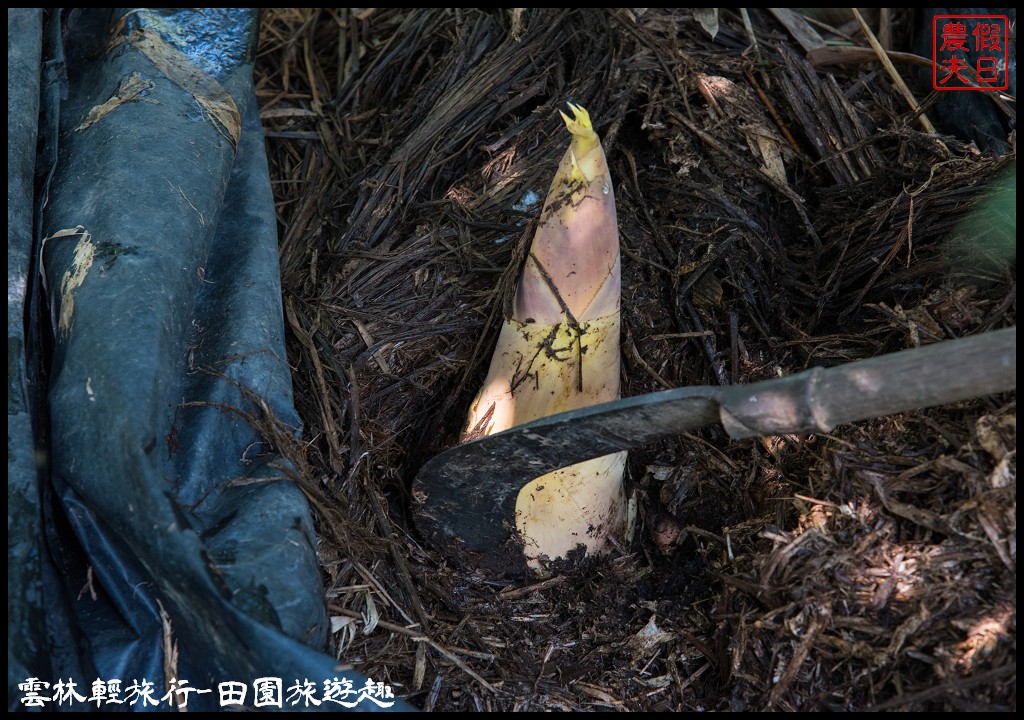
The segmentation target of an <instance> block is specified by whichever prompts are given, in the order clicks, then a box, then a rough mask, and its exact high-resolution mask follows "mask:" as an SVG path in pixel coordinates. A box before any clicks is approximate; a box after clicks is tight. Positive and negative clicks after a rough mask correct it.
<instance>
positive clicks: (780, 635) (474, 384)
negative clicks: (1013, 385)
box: [256, 8, 1016, 711]
mask: <svg viewBox="0 0 1024 720" xmlns="http://www.w3.org/2000/svg"><path fill="white" fill-rule="evenodd" d="M867 22H868V23H869V24H872V26H873V27H874V28H875V29H876V30H875V31H876V33H877V34H878V36H879V37H880V38H881V39H882V41H883V42H885V43H891V47H895V48H897V49H904V50H906V49H907V48H909V47H911V41H910V38H911V35H912V33H913V30H914V27H913V18H912V17H911V16H910V15H909V14H908V13H906V12H905V11H902V10H899V11H898V10H893V11H892V12H890V11H888V10H883V11H882V12H881V13H880V14H876V15H875V16H873V17H869V18H867ZM866 47H869V45H868V42H867V40H866V39H865V37H864V34H863V31H862V30H861V28H860V25H859V24H858V22H857V21H856V20H851V19H850V18H848V17H846V18H844V17H827V18H824V19H811V20H809V21H808V20H805V19H802V18H800V17H798V16H792V15H789V14H778V15H770V14H768V13H767V12H766V11H760V10H753V9H752V10H750V11H749V14H748V15H743V14H738V13H736V12H733V11H726V10H719V11H717V12H713V11H690V10H669V9H658V8H648V9H632V10H629V9H618V10H609V11H603V10H602V11H599V10H592V9H571V10H543V9H506V10H479V9H372V8H367V9H358V8H349V9H344V8H342V9H319V10H302V9H277V10H271V11H267V12H266V14H265V16H264V19H263V27H262V36H261V51H260V55H259V57H258V60H257V72H256V81H257V91H258V96H259V99H260V102H261V116H262V119H263V122H264V127H265V129H266V134H267V148H268V153H269V159H270V169H271V176H272V181H273V184H274V189H275V194H276V200H277V209H278V215H279V218H280V242H281V266H282V279H283V287H284V307H285V319H286V323H287V326H288V329H289V339H288V352H289V361H290V363H291V365H292V367H293V372H294V383H295V392H296V406H297V408H298V410H299V412H300V414H301V416H302V418H303V421H304V424H305V427H304V434H303V436H302V442H301V443H297V444H295V443H293V444H288V443H287V442H285V441H284V440H282V443H281V444H282V445H284V446H285V447H283V448H282V450H283V451H285V452H286V453H287V454H288V456H289V458H290V459H291V460H292V463H293V465H294V466H295V467H296V468H297V470H298V472H299V474H300V475H301V478H300V480H301V482H302V485H303V487H304V488H305V489H306V491H307V494H308V495H309V497H310V499H311V502H312V503H313V505H314V507H315V509H316V512H317V516H318V530H319V533H320V559H321V564H322V568H323V576H324V584H325V592H326V599H327V603H328V610H329V613H330V615H331V616H332V624H333V628H334V633H333V640H332V644H333V646H332V651H333V652H334V653H335V654H336V655H337V657H338V658H339V659H340V661H341V662H342V663H344V664H346V665H347V666H350V667H354V668H358V669H359V670H360V671H362V672H364V673H366V674H368V675H370V676H371V677H373V679H374V680H377V681H381V682H385V683H388V684H390V685H391V686H392V687H393V688H394V689H395V692H396V694H398V695H400V696H402V697H404V698H406V699H408V700H409V701H410V702H412V703H413V704H414V705H416V706H418V707H422V708H424V709H428V710H588V709H613V710H634V711H635V710H735V711H742V710H751V711H755V710H768V709H778V710H868V709H876V710H881V709H902V710H933V711H934V710H971V711H989V710H1012V709H1013V708H1015V706H1016V393H1011V394H1007V395H1003V396H996V397H987V398H982V399H978V400H973V401H968V402H961V403H957V404H955V405H950V406H943V407H936V408H931V409H926V410H921V411H916V412H910V413H904V414H900V415H896V416H889V417H884V418H878V419H875V420H870V421H865V422H861V423H856V424H852V425H844V426H841V427H839V428H837V429H836V430H835V431H834V432H833V433H831V434H829V435H826V436H816V437H815V436H778V437H771V438H763V439H760V440H742V441H732V440H730V439H729V438H728V436H727V435H726V434H725V433H724V431H723V430H722V429H721V428H717V427H716V428H709V429H707V430H705V431H701V432H697V433H687V434H684V435H681V436H679V437H676V438H673V439H671V440H666V441H662V442H659V443H656V444H654V445H652V446H649V447H645V448H643V449H641V450H639V451H636V452H633V453H631V454H630V459H629V465H628V482H629V488H630V491H631V492H633V493H635V497H636V500H637V506H638V508H639V514H640V518H641V522H640V531H639V532H638V533H637V536H636V537H635V538H634V540H633V542H632V544H630V545H629V546H624V547H619V548H617V549H616V550H615V551H614V552H612V553H610V554H609V555H607V556H603V557H600V558H596V559H591V560H588V561H585V562H576V563H565V564H562V565H560V566H559V567H557V568H555V570H554V571H553V573H552V574H550V575H549V576H548V577H546V578H535V577H510V578H509V577H496V576H494V575H493V574H492V573H487V572H484V571H483V570H476V569H472V568H470V569H469V570H467V569H464V568H460V567H458V566H457V564H455V563H453V562H451V561H450V559H449V558H446V557H445V556H444V554H443V553H441V552H439V551H438V550H437V549H435V548H432V547H431V546H430V545H428V544H426V543H424V542H423V540H422V538H421V537H420V536H419V534H418V532H417V528H416V523H415V517H413V515H412V512H411V506H412V504H411V498H410V490H409V488H410V485H411V482H412V479H413V477H414V476H415V474H416V472H417V470H418V469H419V468H420V466H422V464H423V463H424V462H425V461H426V460H427V459H429V458H430V457H432V456H433V455H435V454H437V453H438V452H441V451H442V450H444V449H445V448H448V447H450V446H452V445H453V444H455V443H456V442H457V439H458V434H459V432H460V430H461V429H462V423H463V422H464V421H465V413H466V411H467V409H468V407H469V404H470V402H471V401H472V398H473V396H474V395H475V393H476V391H477V389H478V386H479V383H480V382H481V381H482V379H483V376H484V375H485V373H486V370H487V366H488V363H489V360H490V352H491V350H492V349H493V347H494V342H495V340H496V337H497V332H498V329H499V326H500V323H501V319H502V310H503V307H504V303H505V301H506V299H507V298H508V296H509V294H510V293H511V292H512V291H513V290H514V287H515V282H516V279H517V277H518V274H519V271H520V269H521V267H522V261H523V258H524V253H525V252H526V249H527V248H528V247H529V241H530V238H531V233H532V231H533V228H534V227H535V223H536V218H537V214H538V211H539V207H538V204H537V203H538V202H539V201H540V200H542V199H543V195H544V193H545V192H546V189H547V187H548V185H549V183H550V179H551V176H552V173H553V172H554V169H555V167H556V165H557V163H558V159H559V157H560V156H561V154H562V153H563V152H564V150H565V147H566V143H567V137H566V133H565V132H564V129H563V126H562V123H561V120H560V119H559V117H558V110H559V109H560V108H561V109H564V108H565V104H566V102H574V103H578V104H580V105H583V106H584V107H586V108H587V110H589V112H590V114H591V117H592V118H594V121H595V128H596V129H597V130H598V132H599V133H600V134H601V136H602V139H603V142H604V146H605V149H606V151H607V153H608V157H609V163H610V167H611V173H612V177H613V180H614V182H615V183H616V187H615V193H616V200H617V204H618V214H619V223H620V231H621V242H622V270H623V282H622V290H623V292H622V313H623V316H622V317H623V321H622V322H623V333H622V359H623V377H622V389H623V395H624V396H633V395H639V394H642V393H648V392H653V391H656V390H660V389H664V388H674V387H682V386H688V385H719V384H736V383H746V382H753V381H757V380H763V379H766V378H770V377H775V376H779V375H788V374H792V373H796V372H799V371H801V370H804V369H807V368H809V367H812V366H815V365H822V366H830V365H836V364H839V363H843V362H847V361H851V360H857V359H862V358H868V357H874V356H877V355H881V354H884V353H889V352H894V351H898V350H901V349H904V348H908V347H913V346H915V345H922V344H928V343H932V342H937V341H940V340H944V339H950V338H956V337H962V336H965V335H971V334H976V333H981V332H985V331H987V330H992V329H997V328H1001V327H1006V326H1012V325H1015V323H1016V257H1015V242H1016V208H1015V202H1016V185H1015V175H1012V174H1009V173H1010V172H1015V171H1014V168H1015V162H1016V134H1015V131H1013V132H1010V133H1009V134H1008V135H1006V136H1004V137H1003V138H1002V140H1004V141H1005V142H1004V143H1003V145H1001V146H999V147H997V148H996V149H981V150H979V149H978V147H976V146H975V145H974V144H969V143H967V142H965V141H963V140H958V139H957V138H956V137H955V136H954V135H953V134H952V131H951V130H947V131H946V132H944V133H941V132H938V131H935V130H934V128H929V127H928V126H927V125H926V124H925V123H926V122H927V121H928V119H930V120H931V122H935V123H940V129H942V128H944V127H945V126H943V125H941V118H939V116H938V114H937V111H936V106H935V100H936V98H935V93H932V94H928V92H926V90H928V89H930V88H928V87H927V86H925V88H924V90H922V89H921V86H918V85H915V82H914V81H915V78H916V73H918V72H919V70H918V69H917V65H915V64H914V62H913V61H911V62H908V63H906V62H899V63H897V66H896V69H897V72H898V73H899V74H900V75H901V76H902V77H904V78H905V79H906V81H907V83H908V84H910V85H911V86H912V87H913V88H914V94H915V95H916V97H917V98H918V100H919V101H920V102H921V105H920V106H919V107H918V108H912V107H910V105H909V104H908V100H907V99H906V97H905V96H904V94H903V93H902V92H901V91H900V90H899V88H898V86H897V84H896V83H895V82H894V80H893V79H892V77H891V76H890V75H889V74H888V73H887V72H886V71H885V70H884V69H883V67H882V65H881V64H880V63H879V62H877V61H874V60H876V58H875V57H874V56H873V55H871V53H868V54H867V55H865V54H864V52H861V51H860V48H866ZM826 62H828V63H829V64H824V63H826ZM975 94H976V95H979V96H982V95H989V94H988V93H975ZM985 101H986V102H991V103H992V104H993V106H994V107H996V109H997V111H998V113H999V114H1000V115H999V117H1001V118H1002V119H1003V120H1004V121H1005V122H1006V123H1008V124H1010V125H1012V124H1013V123H1014V122H1015V110H1014V101H1013V98H1006V97H1002V98H1000V97H993V98H991V99H989V98H985ZM922 118H925V120H922Z"/></svg>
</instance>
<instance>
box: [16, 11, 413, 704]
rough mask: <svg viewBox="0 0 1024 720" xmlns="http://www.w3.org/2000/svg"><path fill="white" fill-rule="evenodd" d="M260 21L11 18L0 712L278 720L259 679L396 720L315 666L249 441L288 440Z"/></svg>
mask: <svg viewBox="0 0 1024 720" xmlns="http://www.w3.org/2000/svg"><path fill="white" fill-rule="evenodd" d="M257 26H258V16H257V14H256V12H255V11H250V10H228V9H205V10H197V9H187V10H170V11H144V10H131V11H109V10H104V11H101V10H82V11H71V12H61V11H57V10H51V11H48V12H47V13H45V14H44V13H43V11H41V10H39V9H9V10H8V176H9V180H8V436H7V437H8V440H7V445H8V472H9V476H10V479H9V481H8V560H9V570H8V632H9V634H8V707H9V708H10V709H18V708H22V709H24V708H30V707H32V706H35V707H38V708H39V709H44V710H45V709H84V708H93V709H97V708H98V709H100V710H109V709H111V708H113V707H115V706H114V704H113V703H112V702H110V701H111V700H112V698H111V697H110V696H109V695H107V696H105V695H104V693H105V692H107V691H110V690H112V689H117V690H119V699H120V700H122V701H129V700H134V703H128V702H126V703H125V705H122V706H118V707H120V708H123V707H126V706H128V705H132V706H133V709H137V710H142V709H163V710H167V709H174V706H175V705H178V704H180V703H182V702H183V701H185V700H187V706H188V708H189V709H191V710H204V709H211V710H217V709H223V708H225V707H229V706H226V705H225V702H224V700H225V697H224V696H223V695H222V694H221V693H222V691H223V690H233V691H235V695H233V696H230V697H229V698H228V700H229V701H230V700H234V699H237V697H238V694H237V693H238V692H239V691H241V690H242V688H245V693H246V695H245V701H244V702H245V704H246V705H248V706H250V707H253V706H259V705H260V704H261V702H262V701H264V700H269V701H270V704H268V705H266V706H267V707H273V701H274V700H275V693H274V692H273V690H274V686H275V682H274V681H275V680H280V691H279V694H277V695H276V699H277V700H279V701H280V703H281V705H282V706H283V707H284V708H285V709H291V708H294V709H310V710H312V709H320V710H338V709H343V708H346V707H350V708H352V709H358V710H378V709H381V707H382V706H388V705H389V704H390V709H395V710H398V709H403V710H406V709H409V706H407V705H405V704H404V703H403V702H402V701H401V700H400V699H397V698H391V697H387V695H388V694H389V691H394V692H395V693H396V694H400V690H399V689H395V688H391V687H390V686H388V685H387V678H374V679H373V680H375V681H377V682H376V683H373V684H370V685H368V684H367V680H368V679H367V678H365V677H362V676H359V675H358V674H357V673H355V672H353V671H352V670H350V669H346V668H345V666H343V665H341V664H339V662H338V661H336V660H335V659H334V658H332V657H330V656H329V655H326V654H324V653H323V652H322V650H323V648H324V647H325V646H326V640H327V636H328V619H327V616H326V611H325V606H324V600H323V591H322V587H321V581H320V576H319V570H318V566H317V559H316V539H315V536H314V532H313V526H312V520H311V517H310V512H309V508H308V506H307V503H306V500H305V498H304V496H303V494H302V492H301V490H300V489H299V488H298V487H297V486H296V485H295V484H294V483H293V482H292V481H291V480H290V479H289V474H288V467H287V465H286V464H285V463H284V461H283V460H282V458H281V457H280V455H279V454H278V453H277V452H276V450H275V448H274V447H272V446H270V445H269V444H268V442H267V440H266V438H265V435H264V433H261V432H259V431H257V430H256V429H255V428H254V421H259V422H264V423H270V422H276V423H278V427H284V428H290V430H289V432H291V433H296V432H297V428H298V427H299V419H298V417H297V416H296V413H295V410H294V408H293V403H292V396H291V378H290V374H289V368H288V365H287V361H286V358H285V351H284V329H283V319H282V311H281V300H280V279H279V266H278V256H277V238H276V219H275V212H274V204H273V197H272V194H271V190H270V185H269V180H268V175H267V165H266V157H265V154H264V149H263V134H262V130H261V127H260V124H259V118H258V113H257V107H256V99H255V92H254V89H253V85H252V56H253V51H254V47H255V42H256V32H257ZM37 135H38V142H37ZM37 146H38V148H37ZM261 678H263V679H267V678H269V679H270V682H269V683H266V682H264V683H262V684H257V680H259V679H261ZM115 680H116V681H119V683H118V684H117V686H112V685H111V684H110V683H111V681H115ZM96 681H100V683H99V684H96ZM69 683H74V686H71V685H70V684H69ZM144 683H151V684H152V685H151V686H148V688H147V686H145V685H144ZM257 688H259V689H261V690H262V691H265V692H263V693H261V694H257ZM146 689H149V690H150V692H149V693H148V694H147V693H146V692H145V690H146ZM140 690H141V691H142V692H140ZM205 691H209V692H205ZM147 697H148V699H149V700H147ZM47 698H49V699H48V700H46V699H47ZM44 700H45V702H44ZM152 701H155V702H157V703H159V705H157V706H154V705H153V702H152Z"/></svg>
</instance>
